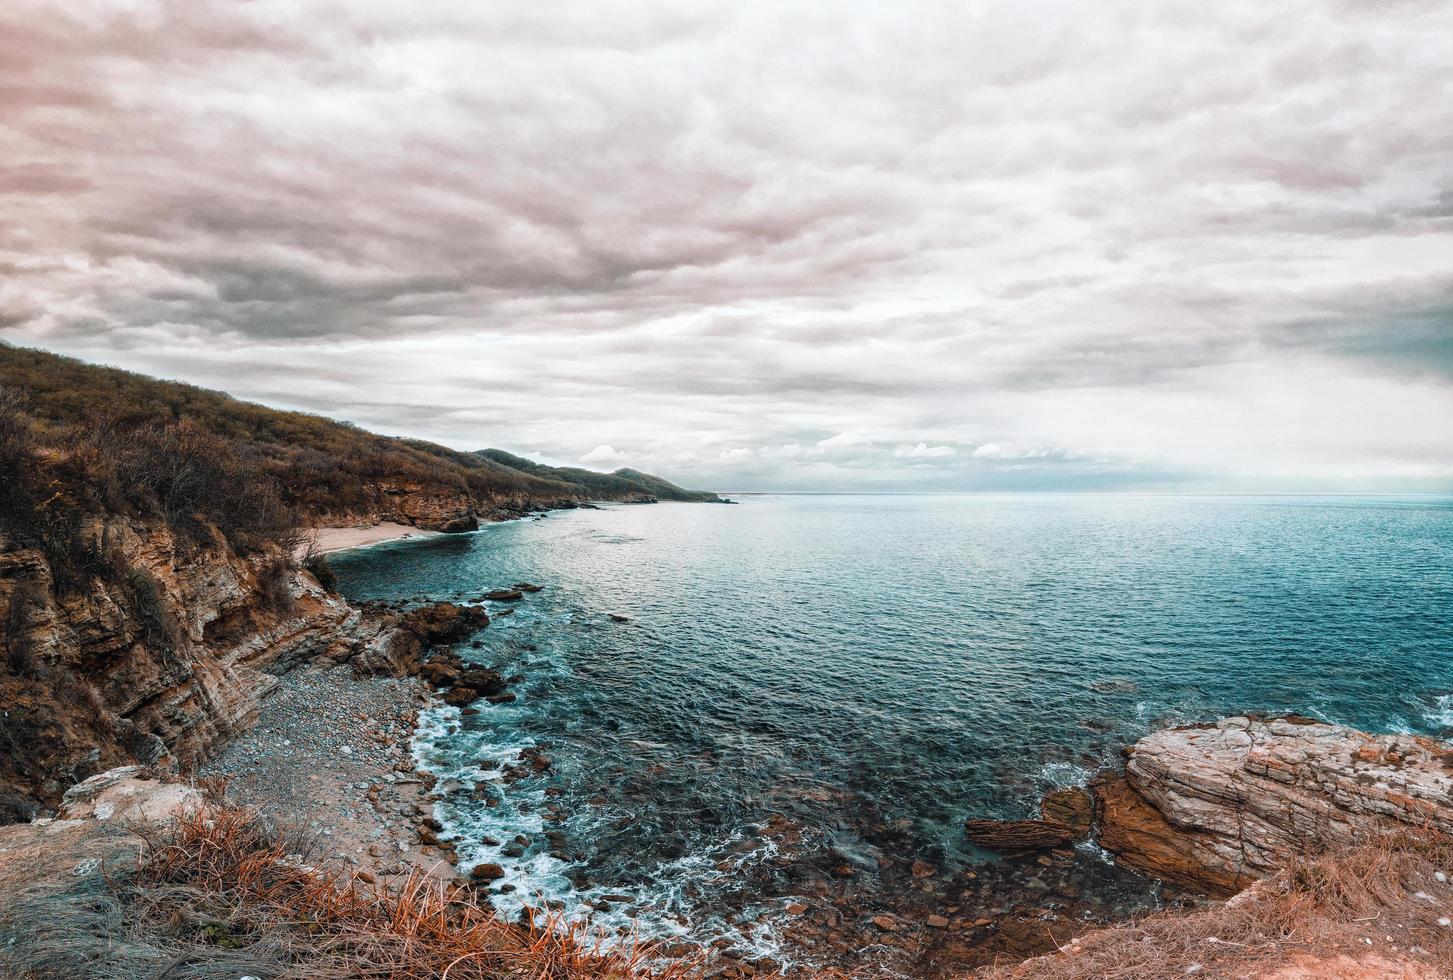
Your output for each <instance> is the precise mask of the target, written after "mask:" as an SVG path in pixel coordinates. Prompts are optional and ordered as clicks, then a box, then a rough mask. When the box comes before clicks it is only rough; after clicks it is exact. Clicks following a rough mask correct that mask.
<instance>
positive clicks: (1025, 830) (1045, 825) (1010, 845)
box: [964, 820, 1075, 851]
mask: <svg viewBox="0 0 1453 980" xmlns="http://www.w3.org/2000/svg"><path fill="white" fill-rule="evenodd" d="M964 834H965V835H966V836H967V837H968V838H969V840H970V841H972V842H973V843H975V844H978V845H979V846H980V847H987V848H990V849H992V850H996V851H1037V850H1039V849H1040V848H1045V847H1059V846H1061V845H1063V844H1066V843H1068V842H1070V841H1071V840H1073V839H1074V837H1075V831H1074V829H1073V828H1071V827H1067V826H1065V825H1064V824H1062V823H1054V822H1053V821H1049V820H965V821H964Z"/></svg>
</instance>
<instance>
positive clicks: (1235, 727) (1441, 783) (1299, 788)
mask: <svg viewBox="0 0 1453 980" xmlns="http://www.w3.org/2000/svg"><path fill="white" fill-rule="evenodd" d="M1096 796H1097V801H1098V805H1099V810H1100V830H1099V840H1100V844H1101V845H1102V846H1103V847H1105V848H1106V849H1107V850H1109V851H1111V852H1112V853H1114V854H1115V855H1116V857H1117V859H1118V860H1119V861H1121V862H1122V863H1124V864H1127V865H1130V866H1132V867H1136V868H1140V869H1142V870H1144V871H1147V872H1149V873H1151V874H1153V875H1156V876H1157V877H1160V878H1163V879H1165V880H1167V881H1171V882H1174V883H1177V884H1180V885H1184V886H1187V887H1192V888H1197V889H1203V890H1206V891H1209V892H1211V893H1213V894H1230V893H1233V892H1235V891H1238V890H1239V889H1240V888H1242V887H1244V886H1245V885H1247V884H1250V883H1251V882H1253V881H1255V880H1257V879H1259V878H1263V877H1265V876H1267V875H1270V874H1272V873H1274V872H1275V871H1277V870H1278V869H1280V868H1283V867H1285V866H1286V865H1287V864H1288V862H1289V861H1291V860H1292V859H1294V858H1296V857H1298V856H1303V855H1315V854H1319V853H1322V852H1325V851H1327V850H1330V849H1336V848H1338V847H1342V846H1346V845H1351V844H1357V843H1363V842H1367V841H1370V840H1373V839H1375V838H1377V837H1378V836H1380V835H1384V834H1387V833H1389V832H1391V831H1395V830H1398V829H1406V828H1431V829H1434V830H1439V831H1443V832H1453V745H1449V744H1448V743H1445V742H1440V741H1437V740H1435V739H1431V738H1423V737H1419V736H1412V735H1369V734H1367V733H1366V732H1360V731H1357V730H1355V729H1351V728H1344V727H1342V726H1339V725H1329V724H1323V723H1320V722H1316V721H1312V720H1309V719H1304V718H1295V717H1292V718H1266V719H1258V718H1248V717H1236V718H1226V719H1223V720H1221V721H1219V722H1216V723H1215V724H1214V725H1204V726H1194V727H1188V728H1174V729H1168V730H1166V731H1162V732H1156V733H1155V734H1153V735H1149V736H1147V737H1146V738H1143V739H1141V740H1140V741H1139V742H1137V743H1136V744H1135V745H1134V746H1133V747H1131V748H1130V749H1129V750H1128V756H1127V759H1126V765H1125V774H1124V776H1123V778H1122V777H1112V778H1107V779H1104V780H1101V781H1100V782H1099V784H1098V785H1097V786H1096Z"/></svg>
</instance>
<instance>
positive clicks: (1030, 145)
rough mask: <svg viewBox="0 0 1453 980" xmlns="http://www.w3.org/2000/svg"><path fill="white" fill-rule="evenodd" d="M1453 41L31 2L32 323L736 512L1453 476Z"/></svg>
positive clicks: (845, 12)
mask: <svg viewBox="0 0 1453 980" xmlns="http://www.w3.org/2000/svg"><path fill="white" fill-rule="evenodd" d="M1450 37H1453V3H1447V2H1421V0H1384V2H1372V0H1356V2H1353V0H1335V2H1333V0H1327V2H1311V0H1291V2H1281V3H1274V4H1273V3H1267V2H1265V0H1220V2H1216V3H1206V2H1204V0H1196V2H1192V3H1185V2H1179V0H1156V2H1153V3H1152V2H1144V0H1095V2H1088V0H1086V2H1074V3H1070V2H1041V3H1034V2H1024V0H1015V2H963V0H960V2H952V3H929V2H900V3H893V4H877V3H874V4H867V3H862V4H859V3H850V2H845V0H833V2H820V3H814V4H795V3H790V2H771V3H756V2H734V3H729V4H724V3H720V2H710V3H694V2H684V0H675V2H669V3H654V2H644V0H643V2H632V3H615V2H601V0H594V2H581V3H573V2H565V0H561V2H551V3H532V4H521V3H514V2H511V3H495V2H478V0H475V2H468V3H459V4H454V5H451V4H448V3H429V4H400V3H378V4H373V3H366V2H350V3H346V4H316V3H310V2H306V0H302V2H298V0H288V2H273V0H250V2H245V3H243V2H228V3H215V4H214V3H209V2H204V0H183V2H176V3H171V2H148V0H134V2H128V0H117V2H113V3H105V4H93V3H89V2H81V0H69V2H66V3H64V4H62V3H44V4H37V3H33V2H31V0H7V2H6V3H5V4H3V5H0V338H3V339H5V340H7V341H9V342H11V343H16V344H22V345H27V346H38V347H43V348H45V349H48V350H52V351H57V352H61V353H65V354H70V355H73V356H77V357H81V358H83V359H85V360H88V361H93V362H99V363H106V364H113V365H117V366H120V367H125V368H129V369H132V370H137V371H142V372H145V373H147V374H153V375H158V376H162V377H167V378H175V379H179V380H184V381H188V382H192V383H195V384H200V385H203V386H206V387H210V388H217V389H221V390H225V391H227V392H230V393H232V394H234V395H237V396H238V397H242V398H247V399H252V400H257V401H261V402H264V403H266V404H269V405H275V406H279V407H285V408H294V409H302V410H305V411H311V412H318V413H322V414H325V415H328V416H331V417H335V418H343V419H349V420H351V421H353V422H356V423H357V424H359V425H361V426H363V427H365V428H369V429H372V430H375V431H380V432H385V433H389V434H398V435H409V436H418V437H423V438H428V439H433V440H436V441H439V442H442V443H445V444H447V445H451V446H454V447H457V448H461V449H474V448H482V447H485V446H498V447H501V448H506V449H509V450H512V451H515V452H519V453H522V454H528V455H532V456H534V457H535V458H538V459H542V460H544V461H547V462H552V463H557V464H569V465H586V466H590V467H592V468H597V469H613V468H615V467H618V466H633V467H637V468H640V469H646V470H650V471H653V472H658V473H661V474H663V475H666V476H668V477H670V478H672V479H675V480H677V481H678V482H681V483H685V484H690V485H694V486H703V487H710V488H713V489H737V490H750V489H783V490H856V489H861V490H891V489H906V490H995V489H1046V490H1057V489H1125V490H1137V489H1170V490H1206V489H1209V490H1266V491H1300V490H1330V491H1364V490H1389V491H1446V490H1449V489H1453V57H1450V48H1449V40H1448V39H1449V38H1450ZM0 380H3V379H0Z"/></svg>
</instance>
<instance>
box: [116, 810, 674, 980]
mask: <svg viewBox="0 0 1453 980" xmlns="http://www.w3.org/2000/svg"><path fill="white" fill-rule="evenodd" d="M286 851H287V847H286V845H285V844H284V843H282V842H280V841H278V840H276V839H274V838H273V837H272V836H271V835H270V834H268V833H267V832H266V831H264V830H263V829H262V828H261V827H260V825H259V823H258V822H257V820H256V819H255V818H254V816H253V815H252V814H250V813H247V812H246V811H242V810H238V809H233V808H228V807H221V806H208V807H206V808H204V809H203V810H201V811H200V812H198V813H196V814H193V815H191V816H188V817H186V818H183V819H182V820H180V821H179V822H178V824H177V827H176V830H175V832H174V833H172V834H170V835H169V838H168V839H166V840H154V841H151V842H149V843H148V846H147V848H146V850H145V852H144V854H143V856H142V859H141V861H140V864H139V868H138V879H137V882H136V884H137V885H138V886H139V891H140V893H141V894H143V895H146V896H148V897H147V899H146V901H147V902H148V903H149V905H150V907H149V909H148V910H147V914H148V915H149V917H151V918H153V919H157V918H160V919H165V920H168V925H169V926H170V927H171V928H172V929H174V930H175V929H187V928H188V927H189V925H190V926H191V927H193V929H192V931H193V933H194V934H195V933H196V932H197V928H196V927H197V926H198V924H201V925H200V929H201V930H202V931H203V932H204V933H205V935H206V937H207V938H209V939H211V940H212V941H214V942H216V943H217V944H219V945H222V946H225V947H227V948H230V949H237V948H245V947H248V946H251V945H253V944H257V945H259V946H265V947H266V948H267V949H268V950H269V951H270V952H271V953H272V955H274V956H279V955H280V958H281V959H283V960H285V961H286V962H288V963H289V964H291V968H290V970H289V973H290V975H294V976H298V977H309V978H332V977H337V978H343V977H348V978H390V980H401V978H410V980H412V978H425V977H433V978H439V980H483V978H501V977H530V978H541V980H568V978H620V980H625V978H636V977H655V978H663V980H674V978H678V977H683V976H685V975H687V974H688V973H690V972H692V971H693V969H694V967H695V964H693V963H684V962H680V961H677V962H674V963H669V964H665V965H662V964H661V963H659V962H657V958H656V956H655V955H654V954H655V951H654V950H653V948H652V947H651V946H650V945H646V944H641V943H639V942H630V943H626V944H621V943H615V944H610V945H607V943H606V939H607V937H606V936H605V935H604V934H596V935H594V936H592V935H590V934H589V933H588V931H587V929H586V927H585V926H584V925H583V924H580V923H567V922H565V921H563V920H562V918H561V917H560V916H559V915H558V914H557V913H548V914H546V915H542V916H536V917H535V921H533V922H532V923H531V924H530V925H528V926H517V925H512V924H510V923H506V922H502V921H501V920H499V919H498V918H496V917H495V916H494V914H493V912H491V911H490V910H488V909H486V908H484V907H482V906H480V905H479V904H478V902H477V901H476V900H475V898H474V896H473V893H472V892H471V891H470V889H468V888H467V887H464V886H449V885H445V884H444V883H442V882H439V881H437V880H434V879H431V878H429V877H428V876H426V875H423V874H421V873H416V874H414V875H412V876H410V878H409V879H408V881H407V883H406V884H405V885H404V887H403V889H402V892H401V894H399V895H397V896H390V895H388V894H386V893H385V892H383V891H382V890H381V889H379V888H378V887H376V886H371V885H366V884H365V883H363V882H362V881H360V880H359V879H358V878H357V877H356V876H354V875H352V874H348V873H343V872H332V873H328V872H322V871H319V870H316V869H313V868H310V867H307V866H304V865H301V864H299V863H296V862H293V861H289V860H288V857H287V853H286Z"/></svg>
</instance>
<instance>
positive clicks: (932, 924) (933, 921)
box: [924, 915, 948, 929]
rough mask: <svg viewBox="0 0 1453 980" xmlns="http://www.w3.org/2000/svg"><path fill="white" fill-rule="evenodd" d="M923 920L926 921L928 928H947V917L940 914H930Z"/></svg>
mask: <svg viewBox="0 0 1453 980" xmlns="http://www.w3.org/2000/svg"><path fill="white" fill-rule="evenodd" d="M924 921H925V922H927V923H928V927H929V928H930V929H947V928H948V919H947V917H945V916H942V915H930V916H929V917H928V918H927V919H925V920H924Z"/></svg>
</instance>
